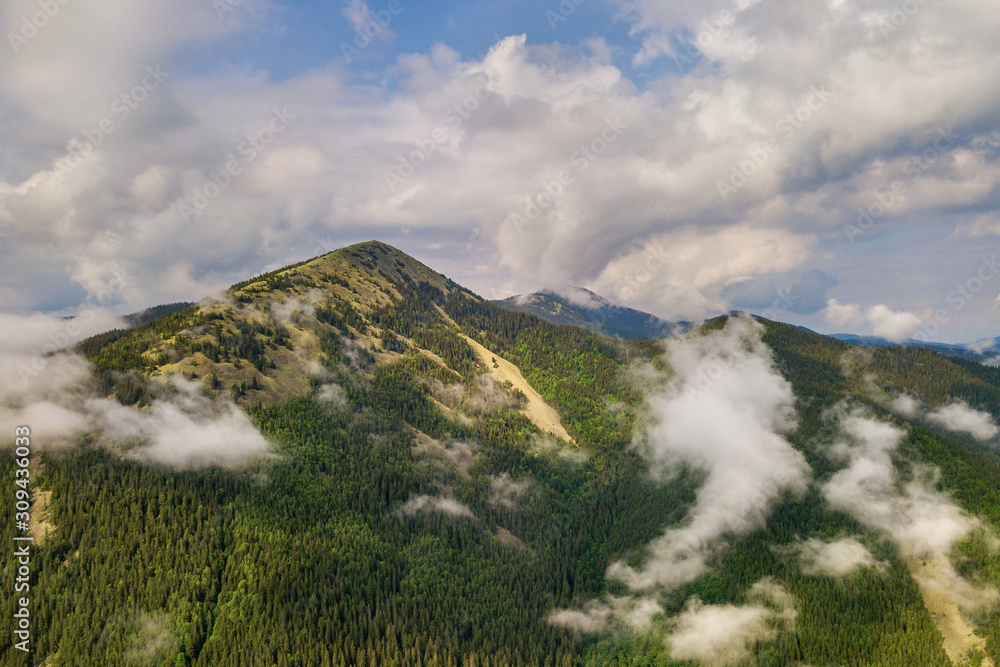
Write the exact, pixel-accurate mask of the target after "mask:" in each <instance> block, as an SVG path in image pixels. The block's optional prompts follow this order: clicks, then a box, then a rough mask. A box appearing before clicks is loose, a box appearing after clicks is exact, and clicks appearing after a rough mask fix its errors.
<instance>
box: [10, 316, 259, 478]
mask: <svg viewBox="0 0 1000 667" xmlns="http://www.w3.org/2000/svg"><path fill="white" fill-rule="evenodd" d="M124 326H125V323H124V322H122V321H121V320H120V319H118V318H116V317H112V316H110V315H108V314H107V313H105V312H103V311H96V310H94V311H88V312H85V313H83V314H81V315H78V316H76V317H74V318H66V319H63V318H57V317H49V316H42V315H37V314H36V315H30V316H17V315H10V314H0V370H3V372H4V373H5V375H6V376H7V377H8V378H10V381H9V382H7V383H6V384H4V385H3V386H2V387H0V429H2V430H0V442H3V443H4V444H8V442H9V441H12V436H11V434H13V432H14V431H13V428H14V426H18V425H28V426H30V427H31V430H32V433H33V435H34V436H35V437H36V438H37V440H36V442H37V443H38V446H41V447H47V448H58V447H65V446H69V445H72V444H74V443H75V441H76V439H77V438H78V437H80V436H81V435H83V434H84V433H88V432H96V433H98V434H99V435H100V436H102V437H103V438H105V439H106V440H111V441H113V442H111V443H109V444H111V445H112V446H113V448H114V449H116V450H119V451H126V452H127V453H128V455H129V456H133V457H135V458H137V459H140V460H143V461H146V462H149V463H155V464H160V465H167V466H170V467H172V468H175V469H191V468H202V467H209V466H219V467H237V466H240V465H243V464H244V463H245V462H247V461H249V460H251V459H258V458H266V457H268V456H269V452H270V445H269V443H268V442H267V440H265V439H264V437H263V436H262V435H261V434H260V433H259V432H258V431H257V429H256V428H255V427H254V426H253V424H252V423H251V422H250V420H249V418H248V417H247V415H246V414H245V413H244V412H243V411H242V410H240V409H239V408H238V407H237V406H236V405H235V404H233V403H232V402H230V401H228V400H225V399H221V398H220V399H213V398H209V397H208V396H206V395H205V394H204V393H203V392H202V390H201V386H200V385H198V384H196V383H193V382H190V381H188V380H186V379H184V378H183V377H180V376H173V377H171V378H170V379H169V380H167V381H166V382H165V383H163V384H158V381H157V380H153V381H152V382H153V390H154V391H155V392H159V393H161V394H162V395H161V396H160V397H159V398H157V399H155V400H154V401H153V403H152V405H151V406H150V407H149V408H148V409H146V410H138V409H135V408H130V407H125V406H123V405H121V404H119V403H117V402H115V401H114V400H113V399H103V398H95V394H94V391H95V389H94V380H93V368H92V366H91V365H90V363H88V362H87V360H86V359H85V358H84V357H83V356H81V355H79V354H76V353H75V352H72V351H71V350H68V349H66V347H67V346H68V345H71V344H73V343H76V342H78V341H79V340H82V339H83V338H86V337H88V336H90V335H93V334H95V333H98V332H100V331H103V330H106V329H109V328H113V327H114V328H121V327H124Z"/></svg>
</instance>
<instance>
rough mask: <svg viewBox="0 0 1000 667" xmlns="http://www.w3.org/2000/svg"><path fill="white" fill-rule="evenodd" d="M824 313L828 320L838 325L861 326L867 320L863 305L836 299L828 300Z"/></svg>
mask: <svg viewBox="0 0 1000 667" xmlns="http://www.w3.org/2000/svg"><path fill="white" fill-rule="evenodd" d="M823 314H824V315H825V317H826V321H827V322H830V323H832V324H836V325H838V326H845V327H860V326H862V325H864V323H865V321H866V320H865V316H864V313H862V312H861V306H858V305H856V304H853V303H840V302H839V301H837V300H836V299H830V300H829V301H827V303H826V310H825V311H824V313H823Z"/></svg>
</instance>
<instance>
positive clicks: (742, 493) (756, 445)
mask: <svg viewBox="0 0 1000 667" xmlns="http://www.w3.org/2000/svg"><path fill="white" fill-rule="evenodd" d="M760 330H761V326H760V325H759V324H757V323H756V322H754V321H753V320H751V319H749V318H730V320H729V322H728V323H727V324H726V326H725V328H724V329H722V330H720V331H716V332H712V333H708V334H704V335H702V334H700V333H692V334H689V335H686V336H684V337H682V338H677V339H673V340H670V341H668V343H667V346H668V356H667V359H668V361H669V363H670V366H671V368H672V371H673V375H672V376H671V377H670V378H669V380H668V382H667V383H666V384H665V385H664V386H662V387H661V388H659V389H654V390H653V392H652V393H651V394H650V395H648V396H647V398H646V404H647V407H648V420H649V421H648V423H647V424H646V425H645V426H644V427H642V433H641V435H640V436H639V437H638V440H637V446H638V448H639V450H640V451H641V452H642V454H643V455H644V456H645V457H646V459H647V460H648V461H649V463H650V465H651V467H652V468H653V469H654V470H657V471H660V472H661V473H664V474H667V473H668V471H670V470H673V469H676V467H677V466H679V465H682V464H683V465H688V466H691V467H692V468H694V469H697V470H700V471H702V472H704V473H705V475H706V477H705V482H704V484H703V486H702V487H701V489H700V490H699V491H698V495H697V500H696V502H695V504H694V506H693V507H692V508H691V510H690V513H689V516H688V518H687V520H685V522H684V523H683V524H682V525H680V526H678V527H674V528H670V529H668V530H667V531H666V532H665V533H664V534H663V535H661V536H660V537H659V538H657V539H656V540H654V541H653V542H652V543H651V544H650V545H649V547H648V558H647V559H646V560H645V562H644V564H643V566H642V567H640V568H633V567H631V566H629V565H627V564H625V563H623V562H616V563H614V564H613V565H612V566H611V567H610V568H609V570H608V576H609V577H612V578H614V579H618V580H621V581H623V582H624V583H625V584H627V585H628V586H629V587H631V588H633V589H635V590H647V589H650V588H654V587H664V588H670V587H673V586H677V585H679V584H683V583H685V582H688V581H692V580H693V579H695V578H696V577H698V576H699V575H701V574H702V573H703V572H704V571H705V569H706V567H707V565H706V560H707V559H708V557H709V556H710V555H711V554H712V553H714V551H715V550H716V549H717V548H719V546H720V538H721V537H722V536H723V535H725V534H727V533H742V532H746V531H749V530H753V529H755V528H759V527H761V526H762V525H763V524H764V522H765V520H766V518H767V515H768V512H769V510H770V508H771V506H772V504H773V503H774V502H775V501H776V500H778V499H779V498H780V497H781V496H782V495H783V494H785V493H802V492H804V491H805V489H806V486H807V484H808V482H809V478H810V470H809V466H808V464H807V463H806V461H805V458H804V457H803V456H802V455H801V454H800V453H799V452H798V451H796V450H795V449H794V448H793V447H792V446H791V445H790V444H789V443H788V441H787V440H786V439H785V438H784V437H783V435H782V434H784V433H787V432H788V431H790V430H792V429H793V428H794V427H795V425H796V419H795V414H794V404H795V395H794V394H793V392H792V388H791V386H790V385H789V384H788V382H787V381H786V380H785V379H784V378H783V377H782V376H781V374H780V373H778V371H777V370H776V369H775V367H774V363H773V359H772V357H771V353H770V350H769V348H768V347H767V346H766V345H765V344H764V343H763V342H762V341H761V339H760Z"/></svg>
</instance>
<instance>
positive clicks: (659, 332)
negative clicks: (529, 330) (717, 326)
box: [493, 287, 687, 340]
mask: <svg viewBox="0 0 1000 667" xmlns="http://www.w3.org/2000/svg"><path fill="white" fill-rule="evenodd" d="M572 289H573V292H574V293H575V294H576V296H577V297H578V298H577V299H574V300H573V301H570V300H569V299H567V298H566V297H564V296H562V295H560V294H557V293H555V292H553V291H551V290H542V291H540V292H535V293H534V294H519V295H517V296H512V297H508V298H506V299H503V300H502V301H494V302H493V303H495V304H496V305H498V306H500V307H501V308H506V309H507V310H516V311H520V312H523V313H531V314H532V315H537V316H538V317H541V318H542V319H544V320H548V321H549V322H552V323H554V324H567V325H572V326H578V327H583V328H585V329H589V330H591V331H594V332H596V333H599V334H602V335H605V336H610V337H611V338H621V339H623V340H654V339H657V338H665V337H667V336H669V335H671V334H673V333H676V332H678V331H683V330H685V329H686V328H687V324H686V323H683V322H681V323H676V324H675V323H672V322H667V321H666V320H661V319H660V318H658V317H656V316H655V315H650V314H649V313H644V312H642V311H640V310H633V309H632V308H626V307H624V306H619V305H616V304H614V303H611V302H610V301H608V300H607V299H605V298H604V297H601V296H598V295H597V294H594V293H593V292H591V291H589V290H585V289H583V288H579V287H574V288H572Z"/></svg>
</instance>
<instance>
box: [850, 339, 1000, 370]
mask: <svg viewBox="0 0 1000 667" xmlns="http://www.w3.org/2000/svg"><path fill="white" fill-rule="evenodd" d="M831 338H836V339H837V340H841V341H844V342H845V343H851V344H854V345H865V346H867V347H922V348H925V349H928V350H933V351H935V352H938V353H940V354H944V355H948V356H949V357H960V358H962V359H968V360H970V361H978V362H981V363H996V361H998V360H1000V337H997V338H993V339H989V338H988V339H985V340H980V341H976V342H975V343H969V344H952V343H934V342H926V341H922V340H916V339H913V338H907V339H905V340H903V341H901V342H898V343H897V342H893V341H891V340H888V339H886V338H879V337H878V336H858V335H856V334H844V333H841V334H832V335H831Z"/></svg>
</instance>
